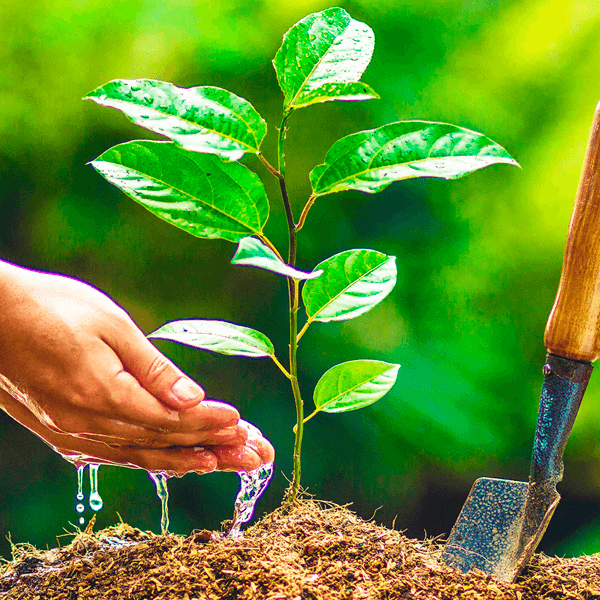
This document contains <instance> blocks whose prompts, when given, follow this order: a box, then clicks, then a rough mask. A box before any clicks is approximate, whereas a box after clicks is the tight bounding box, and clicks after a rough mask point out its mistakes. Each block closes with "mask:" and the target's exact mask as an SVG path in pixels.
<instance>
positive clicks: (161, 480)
mask: <svg viewBox="0 0 600 600" xmlns="http://www.w3.org/2000/svg"><path fill="white" fill-rule="evenodd" d="M148 475H149V476H150V479H152V481H154V485H155V486H156V494H157V496H158V498H159V500H160V506H161V516H160V532H161V533H162V534H163V535H166V534H167V533H169V489H168V488H167V480H168V477H167V474H166V473H165V472H164V471H157V472H155V473H148Z"/></svg>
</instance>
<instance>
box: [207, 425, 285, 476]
mask: <svg viewBox="0 0 600 600" xmlns="http://www.w3.org/2000/svg"><path fill="white" fill-rule="evenodd" d="M240 425H241V426H242V427H244V428H245V429H246V430H247V431H248V440H247V441H246V443H245V444H244V446H237V447H236V446H221V447H215V448H211V450H212V451H213V452H214V454H215V456H216V457H217V461H218V467H217V469H218V470H219V471H253V470H254V469H258V467H260V466H261V465H263V464H267V463H272V462H273V461H274V459H275V450H274V449H273V446H272V445H271V443H270V442H269V441H268V440H267V439H266V438H265V437H263V435H262V433H261V432H260V430H259V429H257V428H256V427H254V425H251V424H250V423H248V422H247V421H240Z"/></svg>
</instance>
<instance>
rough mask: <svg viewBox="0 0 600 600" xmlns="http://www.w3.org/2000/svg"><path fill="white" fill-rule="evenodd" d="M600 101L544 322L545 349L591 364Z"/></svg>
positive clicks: (596, 305) (597, 290) (597, 348)
mask: <svg viewBox="0 0 600 600" xmlns="http://www.w3.org/2000/svg"><path fill="white" fill-rule="evenodd" d="M599 329H600V103H598V106H597V107H596V112H595V113H594V120H593V123H592V131H591V133H590V139H589V142H588V147H587V151H586V154H585V159H584V162H583V169H582V171H581V177H580V179H579V187H578V188H577V196H576V199H575V206H574V207H573V213H572V214H571V222H570V223H569V232H568V234H567V245H566V248H565V255H564V259H563V267H562V273H561V275H560V283H559V286H558V292H557V293H556V299H555V300H554V306H553V307H552V311H551V313H550V316H549V318H548V323H547V324H546V332H545V335H544V343H545V345H546V350H548V352H550V353H551V354H556V355H558V356H562V357H565V358H571V359H574V360H581V361H585V362H593V361H595V360H596V359H597V358H598V357H599V356H600V343H599V335H598V333H599Z"/></svg>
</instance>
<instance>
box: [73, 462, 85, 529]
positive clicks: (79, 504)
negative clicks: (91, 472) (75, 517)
mask: <svg viewBox="0 0 600 600" xmlns="http://www.w3.org/2000/svg"><path fill="white" fill-rule="evenodd" d="M84 471H85V465H77V495H76V496H75V498H76V499H77V504H76V505H75V510H76V511H77V512H78V513H79V514H80V515H81V514H82V513H83V511H84V510H85V506H84V504H83V498H84V496H83V472H84ZM84 523H85V519H84V518H83V516H80V517H79V524H80V525H83V524H84Z"/></svg>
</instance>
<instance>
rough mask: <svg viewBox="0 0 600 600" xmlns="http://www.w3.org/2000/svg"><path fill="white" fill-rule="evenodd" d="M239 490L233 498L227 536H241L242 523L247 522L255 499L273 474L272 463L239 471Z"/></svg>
mask: <svg viewBox="0 0 600 600" xmlns="http://www.w3.org/2000/svg"><path fill="white" fill-rule="evenodd" d="M238 475H239V476H240V491H239V493H238V495H237V498H236V499H235V506H234V509H233V525H232V526H231V529H230V530H229V533H228V536H229V537H241V535H242V532H241V528H242V524H243V523H247V522H248V521H249V520H250V519H251V518H252V515H253V514H254V507H255V506H256V501H257V500H258V499H259V498H260V497H261V496H262V494H263V492H264V491H265V490H266V489H267V485H268V484H269V481H270V480H271V477H272V476H273V463H266V464H264V465H262V466H260V467H259V468H258V469H254V471H248V472H246V471H240V472H239V473H238Z"/></svg>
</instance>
